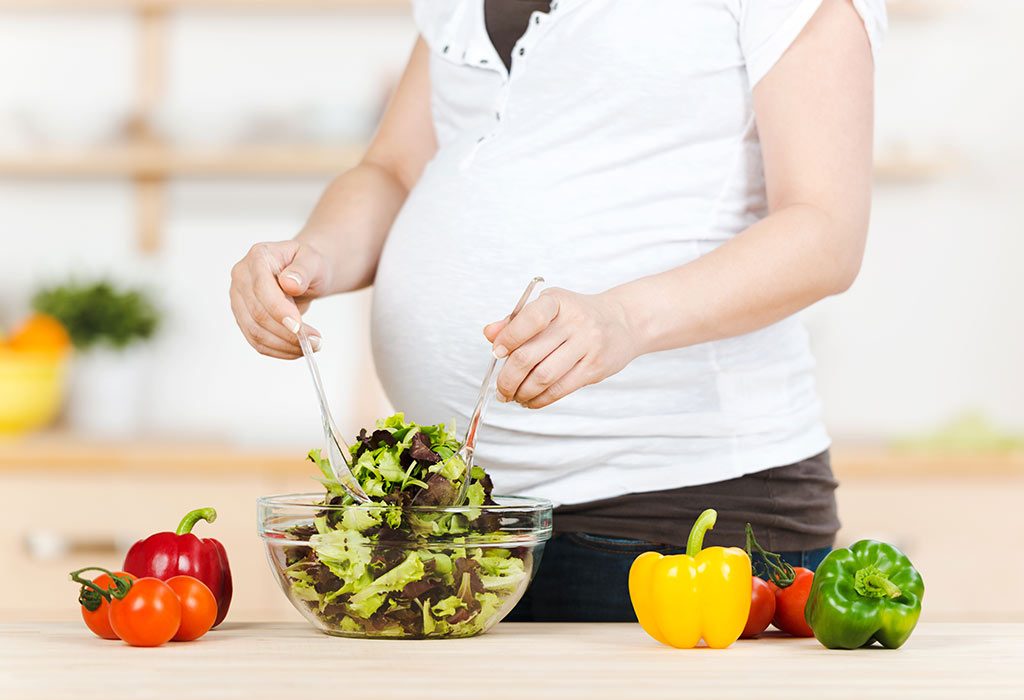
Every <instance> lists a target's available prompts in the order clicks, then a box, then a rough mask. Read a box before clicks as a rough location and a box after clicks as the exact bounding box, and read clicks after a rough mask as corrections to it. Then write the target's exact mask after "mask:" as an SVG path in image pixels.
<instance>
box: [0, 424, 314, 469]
mask: <svg viewBox="0 0 1024 700" xmlns="http://www.w3.org/2000/svg"><path fill="white" fill-rule="evenodd" d="M304 461H305V451H304V450H303V449H302V448H299V447H297V448H296V449H294V450H286V449H270V448H266V449H257V448H253V447H239V446H237V445H231V444H227V443H222V442H212V441H210V442H203V441H179V440H172V439H170V438H167V437H152V438H148V439H143V438H141V437H140V438H139V439H138V440H126V441H115V440H96V439H91V438H87V437H82V436H80V435H75V434H73V433H40V434H36V435H30V436H27V437H24V438H20V439H14V440H11V441H8V442H0V472H4V471H25V470H27V471H37V470H39V471H42V470H58V471H69V470H70V471H93V472H100V473H106V472H117V471H128V470H141V471H143V472H150V471H152V472H163V471H169V470H175V471H180V472H185V473H190V474H205V473H213V474H217V473H224V472H245V473H253V474H290V475H294V474H303V473H308V474H310V475H312V474H314V473H315V472H314V471H313V469H315V468H314V467H313V465H312V464H308V463H307V464H306V466H304Z"/></svg>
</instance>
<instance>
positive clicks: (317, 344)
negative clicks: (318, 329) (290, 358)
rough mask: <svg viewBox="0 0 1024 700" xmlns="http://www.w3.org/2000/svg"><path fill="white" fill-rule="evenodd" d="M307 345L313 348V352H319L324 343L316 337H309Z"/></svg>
mask: <svg viewBox="0 0 1024 700" xmlns="http://www.w3.org/2000/svg"><path fill="white" fill-rule="evenodd" d="M309 344H310V345H311V346H313V352H320V348H321V347H323V344H324V341H323V339H322V338H321V337H320V336H318V335H311V336H309Z"/></svg>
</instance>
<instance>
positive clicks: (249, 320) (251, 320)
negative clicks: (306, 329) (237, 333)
mask: <svg viewBox="0 0 1024 700" xmlns="http://www.w3.org/2000/svg"><path fill="white" fill-rule="evenodd" d="M231 309H232V311H233V312H234V313H235V322H236V323H237V324H238V327H239V328H240V329H241V331H242V335H244V336H245V339H246V340H247V341H249V344H250V345H252V346H253V347H254V348H256V350H258V351H259V352H265V351H273V352H276V353H281V354H285V355H289V356H296V357H297V356H298V355H300V354H301V353H302V351H301V349H300V348H299V345H298V342H296V341H295V336H294V335H293V336H292V337H291V339H289V340H285V339H282V338H280V337H278V336H277V335H275V334H273V333H271V332H270V331H269V330H267V328H266V327H264V326H263V325H262V324H261V323H260V321H259V320H258V319H257V318H256V317H254V316H253V314H252V312H251V310H250V307H249V306H247V305H246V303H245V299H244V298H243V297H242V296H241V294H239V293H237V292H234V291H233V292H232V293H231ZM265 354H266V353H265Z"/></svg>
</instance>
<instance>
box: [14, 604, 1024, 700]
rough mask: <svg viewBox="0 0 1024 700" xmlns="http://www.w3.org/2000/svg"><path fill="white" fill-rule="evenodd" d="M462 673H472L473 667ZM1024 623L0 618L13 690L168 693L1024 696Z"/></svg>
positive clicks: (537, 698)
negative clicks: (147, 639)
mask: <svg viewBox="0 0 1024 700" xmlns="http://www.w3.org/2000/svg"><path fill="white" fill-rule="evenodd" d="M460 670H461V677H460V673H458V672H457V671H460ZM1022 688H1024V625H1020V624H986V625H981V624H922V625H921V626H920V627H919V628H918V629H917V631H916V632H915V633H914V636H913V637H912V638H911V639H910V641H909V642H907V644H906V646H904V647H903V648H902V649H898V650H885V649H881V648H878V649H864V650H858V651H830V650H827V649H825V648H824V647H822V646H820V645H819V644H818V642H817V641H815V640H814V639H793V638H787V637H765V638H762V639H757V640H741V641H739V642H737V643H736V644H734V645H733V646H732V647H730V648H729V649H727V650H723V651H713V650H710V649H705V648H701V649H689V650H678V649H670V648H668V647H664V646H661V645H660V644H658V643H657V642H655V641H653V640H652V639H650V638H648V637H647V636H646V635H645V634H644V633H643V632H642V631H641V629H640V627H639V626H637V625H634V624H511V623H506V624H501V625H498V626H497V627H496V628H495V629H494V630H493V631H492V632H490V633H488V634H486V635H483V636H482V637H478V638H475V639H460V640H432V641H395V640H388V641H384V640H353V639H336V638H333V637H328V636H325V635H322V634H320V633H318V632H316V631H314V630H313V629H312V628H311V627H310V626H308V625H306V624H305V623H298V622H297V623H281V624H262V623H255V624H244V623H235V624H231V623H226V624H225V625H224V626H223V628H222V629H220V630H217V631H214V632H211V633H210V634H209V635H207V636H206V637H204V638H203V639H201V640H199V641H197V642H190V643H185V644H173V643H172V644H169V645H167V646H164V647H160V648H156V649H136V648H132V647H128V646H125V645H123V644H121V643H120V642H109V641H104V640H100V639H98V638H95V637H93V636H92V635H91V634H90V633H89V632H88V631H87V630H86V629H85V627H84V626H82V625H81V624H74V623H37V624H17V625H12V624H5V625H0V697H3V698H4V699H5V700H30V699H31V700H35V699H36V698H48V699H49V700H63V699H64V698H67V699H68V700H93V699H95V700H110V699H111V698H124V697H138V698H143V697H147V698H148V697H152V698H188V700H203V699H204V698H218V699H228V698H239V699H240V700H242V699H244V700H257V699H259V698H275V700H279V699H280V698H318V697H319V698H324V697H346V698H371V697H372V698H391V697H418V698H424V699H429V698H444V699H445V700H456V699H458V698H472V699H474V700H479V698H489V699H493V700H505V699H506V698H513V697H520V698H526V699H528V700H543V699H544V698H557V699H558V700H566V699H568V698H576V697H580V698H587V699H588V700H601V699H604V698H607V699H609V700H628V699H629V698H636V697H643V698H645V699H648V698H651V699H653V698H672V699H673V700H675V699H678V698H682V697H692V698H715V699H716V700H728V699H729V698H738V699H742V700H750V698H785V699H786V700H792V698H793V697H797V696H799V697H808V698H816V699H819V698H888V697H892V698H896V697H899V698H907V697H924V696H927V697H929V698H955V699H956V700H963V699H964V698H971V697H980V696H982V695H983V696H984V697H985V698H1010V697H1012V698H1020V697H1021V690H1022Z"/></svg>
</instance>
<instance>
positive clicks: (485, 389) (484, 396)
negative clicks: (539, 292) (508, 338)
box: [413, 277, 544, 506]
mask: <svg viewBox="0 0 1024 700" xmlns="http://www.w3.org/2000/svg"><path fill="white" fill-rule="evenodd" d="M543 281H544V278H543V277H534V278H533V279H532V280H530V284H528V285H527V286H526V291H525V292H523V296H521V297H519V302H518V303H517V304H516V307H515V308H514V309H512V313H510V314H509V315H508V320H510V321H511V320H512V319H514V318H515V317H516V316H517V315H518V314H519V312H520V311H522V310H523V307H524V306H526V302H528V301H529V300H530V295H531V294H533V289H534V287H536V286H537V285H538V284H540V283H542V282H543ZM497 367H498V358H497V357H493V356H492V358H491V363H490V364H489V365H488V366H487V373H486V374H484V381H483V382H482V383H481V384H480V393H479V394H477V397H476V407H475V408H474V409H473V413H472V415H471V416H470V418H469V425H468V426H466V439H465V440H463V441H462V449H460V450H459V452H458V454H459V457H461V458H462V461H463V462H465V464H466V472H465V475H464V476H463V477H462V485H461V486H459V492H458V494H456V496H455V499H454V501H453V503H452V505H454V506H461V505H462V504H463V503H465V502H466V493H467V492H468V491H469V482H470V481H472V471H473V453H474V452H475V451H476V436H477V432H478V430H479V428H480V421H481V420H482V419H483V415H484V411H485V410H487V404H488V403H490V400H491V395H492V394H494V381H495V375H496V374H497V373H496V372H495V369H497ZM420 493H422V491H421V492H420ZM417 497H418V496H417ZM415 502H416V500H415V499H413V503H415Z"/></svg>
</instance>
